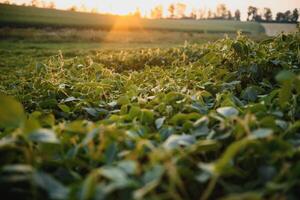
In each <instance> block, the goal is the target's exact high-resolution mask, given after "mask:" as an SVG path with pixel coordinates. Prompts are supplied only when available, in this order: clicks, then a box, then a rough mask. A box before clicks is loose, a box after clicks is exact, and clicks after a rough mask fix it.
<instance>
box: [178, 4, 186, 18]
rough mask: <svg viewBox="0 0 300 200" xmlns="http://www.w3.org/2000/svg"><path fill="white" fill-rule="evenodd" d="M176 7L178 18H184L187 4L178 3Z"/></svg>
mask: <svg viewBox="0 0 300 200" xmlns="http://www.w3.org/2000/svg"><path fill="white" fill-rule="evenodd" d="M175 7H176V17H177V18H184V17H185V11H186V7H187V6H186V4H184V3H177V4H176V6H175Z"/></svg>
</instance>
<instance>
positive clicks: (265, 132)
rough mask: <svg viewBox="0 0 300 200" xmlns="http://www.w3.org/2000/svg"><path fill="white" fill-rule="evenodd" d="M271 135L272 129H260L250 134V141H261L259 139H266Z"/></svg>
mask: <svg viewBox="0 0 300 200" xmlns="http://www.w3.org/2000/svg"><path fill="white" fill-rule="evenodd" d="M272 135H273V130H272V129H267V128H260V129H257V130H255V131H253V132H252V134H251V136H250V138H251V139H261V138H267V137H270V136H272Z"/></svg>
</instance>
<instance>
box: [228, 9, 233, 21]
mask: <svg viewBox="0 0 300 200" xmlns="http://www.w3.org/2000/svg"><path fill="white" fill-rule="evenodd" d="M227 19H229V20H232V19H233V17H232V14H231V11H230V10H228V11H227Z"/></svg>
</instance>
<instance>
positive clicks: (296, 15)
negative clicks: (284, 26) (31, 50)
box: [292, 8, 299, 22]
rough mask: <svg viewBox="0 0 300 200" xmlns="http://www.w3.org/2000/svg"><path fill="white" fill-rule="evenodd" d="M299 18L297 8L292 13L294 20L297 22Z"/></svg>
mask: <svg viewBox="0 0 300 200" xmlns="http://www.w3.org/2000/svg"><path fill="white" fill-rule="evenodd" d="M298 19H299V11H298V9H297V8H295V9H294V10H293V14H292V22H297V21H298Z"/></svg>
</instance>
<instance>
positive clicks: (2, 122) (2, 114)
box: [0, 95, 25, 128]
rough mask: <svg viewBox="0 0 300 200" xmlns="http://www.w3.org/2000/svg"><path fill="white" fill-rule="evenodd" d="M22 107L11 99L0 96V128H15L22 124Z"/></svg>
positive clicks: (23, 117)
mask: <svg viewBox="0 0 300 200" xmlns="http://www.w3.org/2000/svg"><path fill="white" fill-rule="evenodd" d="M24 119H25V114H24V110H23V106H22V105H21V104H20V103H19V102H17V101H16V100H15V99H13V98H12V97H8V96H4V95H0V128H17V127H20V125H21V124H22V123H23V122H24Z"/></svg>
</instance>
